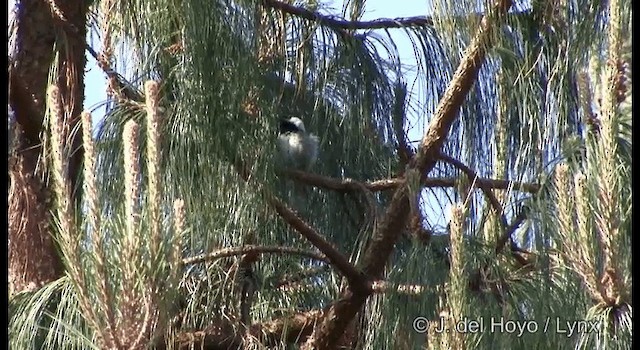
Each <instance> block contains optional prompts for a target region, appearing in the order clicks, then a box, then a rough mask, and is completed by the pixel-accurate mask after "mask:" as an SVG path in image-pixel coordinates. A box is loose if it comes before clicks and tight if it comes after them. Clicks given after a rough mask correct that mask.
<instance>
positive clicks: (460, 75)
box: [304, 0, 512, 349]
mask: <svg viewBox="0 0 640 350" xmlns="http://www.w3.org/2000/svg"><path fill="white" fill-rule="evenodd" d="M511 4H512V1H511V0H502V1H499V2H498V3H497V4H496V7H497V8H496V9H495V11H493V13H497V14H498V15H499V16H504V15H505V14H506V13H507V11H508V9H509V8H510V7H511ZM495 25H496V18H490V17H488V16H485V17H483V19H482V21H481V23H480V28H479V30H478V33H477V34H476V36H475V37H474V39H473V41H472V42H471V44H470V45H469V47H468V48H467V50H466V51H465V53H464V55H463V58H462V61H461V62H460V65H459V66H458V68H457V70H456V73H455V74H454V76H453V79H452V81H451V83H450V84H449V86H448V87H447V90H446V91H445V93H444V95H443V97H442V99H441V101H440V103H439V104H438V108H437V109H436V112H435V114H434V117H433V119H432V121H431V123H430V126H429V130H428V131H427V133H426V134H425V135H424V137H423V139H422V143H421V147H420V149H419V151H418V154H417V156H416V158H415V162H413V164H411V165H412V168H413V169H415V170H417V172H418V173H420V174H428V173H429V172H430V171H431V170H432V169H433V167H434V166H435V163H436V161H437V156H438V154H439V153H440V148H441V147H442V144H443V143H444V141H445V140H446V138H447V135H448V133H449V129H450V128H451V125H452V124H453V122H454V120H455V119H456V117H457V115H458V111H459V109H460V106H461V105H462V102H463V101H464V99H465V98H466V96H467V93H468V92H469V90H470V89H471V86H472V85H473V83H474V82H475V80H476V78H477V75H478V71H479V70H480V67H481V65H482V63H483V61H484V58H485V54H486V50H487V48H488V47H489V45H490V38H491V35H492V30H493V29H494V26H495ZM408 175H409V174H408ZM405 176H406V175H405ZM408 192H409V191H408V188H407V186H402V187H400V188H399V189H397V190H396V191H395V193H394V195H393V198H392V200H391V203H390V204H389V207H388V209H387V211H386V213H385V215H384V217H383V219H382V220H381V223H380V225H379V226H378V228H377V229H376V230H375V231H374V233H373V237H372V241H371V243H370V245H369V248H368V249H367V251H366V252H365V255H364V259H363V265H364V267H363V270H364V272H365V273H366V274H367V275H368V276H369V278H372V279H380V277H381V276H382V274H383V272H384V267H385V265H386V263H387V260H388V259H389V256H390V254H391V252H392V251H393V248H394V246H395V243H396V241H397V239H398V237H399V235H400V232H401V229H402V227H403V225H404V224H405V222H406V219H407V215H408V211H409V210H408V209H409V201H408V196H411V195H413V194H412V193H408ZM367 297H368V295H366V294H365V293H362V292H358V291H349V290H347V291H346V292H345V293H343V297H342V298H341V299H340V300H338V301H337V302H335V303H334V304H333V305H331V307H330V308H329V310H328V311H327V315H326V316H325V317H324V318H323V320H322V323H321V324H320V325H319V326H318V327H316V328H315V329H314V333H313V335H312V336H311V337H310V338H309V341H308V342H307V343H306V344H305V347H304V348H305V349H334V348H335V347H336V345H337V343H338V341H339V339H340V338H341V336H342V334H343V332H344V330H345V329H346V326H347V325H348V324H349V323H350V321H351V320H352V319H353V317H354V316H355V315H356V314H357V313H358V311H359V310H360V309H361V308H362V305H363V304H364V302H365V301H366V299H367Z"/></svg>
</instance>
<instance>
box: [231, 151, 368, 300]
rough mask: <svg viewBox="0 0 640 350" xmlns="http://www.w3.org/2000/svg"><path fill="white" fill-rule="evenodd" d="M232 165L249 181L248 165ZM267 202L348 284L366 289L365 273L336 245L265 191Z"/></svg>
mask: <svg viewBox="0 0 640 350" xmlns="http://www.w3.org/2000/svg"><path fill="white" fill-rule="evenodd" d="M234 166H235V168H236V171H237V172H238V174H239V175H240V177H241V178H242V179H243V180H245V181H247V182H248V181H250V172H249V170H248V167H247V166H246V165H245V164H244V163H243V162H242V161H241V160H239V159H236V160H235V161H234ZM264 193H265V197H266V199H267V202H268V203H269V204H270V205H271V206H272V207H273V208H274V209H275V210H276V212H277V213H278V215H280V217H282V219H284V221H286V222H287V223H288V224H289V226H291V227H292V228H294V229H295V230H296V231H298V233H300V234H301V235H302V236H303V237H304V238H306V239H307V240H308V241H309V242H311V244H313V245H314V246H315V247H316V248H318V250H320V251H321V252H322V253H323V254H324V255H325V256H326V258H327V260H328V261H329V263H330V264H331V265H332V266H334V267H335V268H336V269H337V270H338V272H340V273H341V274H342V275H343V276H344V277H345V278H346V279H347V281H348V282H349V285H350V286H351V287H352V288H354V289H356V290H367V289H368V285H367V283H366V278H365V275H363V274H362V273H361V272H360V271H359V270H358V269H356V267H355V266H353V264H351V263H350V262H349V259H347V258H346V257H345V256H344V255H343V254H342V253H341V252H340V251H339V250H338V249H337V248H336V247H334V246H333V244H331V242H329V241H327V240H326V239H325V238H324V237H323V236H322V235H321V234H319V233H318V232H317V231H316V230H315V229H314V228H313V227H311V225H309V224H308V223H307V222H306V221H304V220H302V219H301V218H300V217H299V216H298V215H297V214H296V213H295V212H294V211H293V210H291V208H289V207H288V206H287V205H285V204H284V203H282V201H280V200H279V199H278V198H277V197H276V196H274V195H273V194H271V193H270V192H268V191H265V192H264Z"/></svg>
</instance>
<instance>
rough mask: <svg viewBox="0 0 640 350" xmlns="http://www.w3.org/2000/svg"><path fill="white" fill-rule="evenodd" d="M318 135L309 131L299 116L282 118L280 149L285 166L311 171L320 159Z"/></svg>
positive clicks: (279, 139) (279, 138) (279, 136)
mask: <svg viewBox="0 0 640 350" xmlns="http://www.w3.org/2000/svg"><path fill="white" fill-rule="evenodd" d="M318 143H319V140H318V137H317V136H316V135H313V134H311V133H307V130H306V129H305V127H304V123H303V122H302V120H301V119H300V118H298V117H290V118H286V119H282V120H280V133H279V135H278V149H279V150H280V156H281V158H282V161H283V164H284V166H285V167H287V168H290V169H294V170H302V171H309V170H310V169H311V168H312V167H313V165H314V164H315V163H316V161H317V160H318Z"/></svg>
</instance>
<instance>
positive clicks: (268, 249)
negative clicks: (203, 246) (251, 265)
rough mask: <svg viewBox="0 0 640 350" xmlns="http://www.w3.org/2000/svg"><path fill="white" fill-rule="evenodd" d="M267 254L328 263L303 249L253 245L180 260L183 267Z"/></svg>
mask: <svg viewBox="0 0 640 350" xmlns="http://www.w3.org/2000/svg"><path fill="white" fill-rule="evenodd" d="M269 253H275V254H292V255H300V256H304V257H307V258H311V259H314V260H318V261H323V262H326V263H329V260H328V259H327V257H326V256H324V255H323V254H319V253H315V252H310V251H308V250H303V249H299V248H293V247H282V246H255V245H247V246H243V247H232V248H224V249H220V250H218V251H215V252H212V253H208V254H202V255H198V256H194V257H191V258H185V259H183V260H182V263H183V264H184V265H191V264H197V263H201V262H205V261H212V260H217V259H222V258H227V257H230V256H236V255H242V254H269Z"/></svg>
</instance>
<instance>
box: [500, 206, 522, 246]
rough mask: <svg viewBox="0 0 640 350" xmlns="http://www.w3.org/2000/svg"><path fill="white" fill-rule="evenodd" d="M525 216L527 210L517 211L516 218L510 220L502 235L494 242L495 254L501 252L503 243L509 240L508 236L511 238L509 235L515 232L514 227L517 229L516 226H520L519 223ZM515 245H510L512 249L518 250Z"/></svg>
mask: <svg viewBox="0 0 640 350" xmlns="http://www.w3.org/2000/svg"><path fill="white" fill-rule="evenodd" d="M526 218H527V211H526V210H521V211H520V213H518V215H517V216H516V218H515V219H514V220H513V222H511V225H509V226H508V227H507V228H506V229H505V230H504V233H503V234H502V236H501V237H500V238H499V239H498V241H497V242H496V254H499V253H500V252H502V249H504V245H505V244H506V243H507V241H508V240H509V238H511V235H512V234H513V233H514V232H516V229H518V227H520V224H521V223H522V222H523V221H524V220H525V219H526ZM516 248H517V247H512V249H511V250H512V251H515V250H518V249H516Z"/></svg>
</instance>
